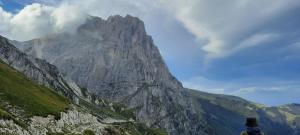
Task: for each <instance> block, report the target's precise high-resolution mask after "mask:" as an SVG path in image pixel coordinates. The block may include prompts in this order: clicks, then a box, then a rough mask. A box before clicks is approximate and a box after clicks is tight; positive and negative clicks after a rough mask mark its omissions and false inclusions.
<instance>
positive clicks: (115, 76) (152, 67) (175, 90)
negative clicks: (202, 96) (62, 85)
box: [16, 16, 214, 135]
mask: <svg viewBox="0 0 300 135" xmlns="http://www.w3.org/2000/svg"><path fill="white" fill-rule="evenodd" d="M16 45H17V46H18V47H19V48H20V49H21V50H23V51H24V52H26V53H27V54H29V55H31V56H33V57H38V58H40V59H45V60H47V61H49V62H50V63H51V64H53V65H55V66H57V67H58V69H59V70H60V71H61V72H62V74H63V75H65V76H67V77H69V78H71V79H72V80H73V81H74V82H76V84H78V85H79V86H80V87H82V88H86V89H88V90H89V91H90V92H92V93H95V94H97V95H98V96H100V97H101V98H105V99H108V100H111V101H117V102H122V103H126V104H127V105H128V106H130V107H131V108H135V109H136V110H137V111H136V115H137V118H138V119H139V120H140V121H142V122H144V123H146V124H147V125H148V126H151V127H159V128H165V129H167V131H168V132H169V133H170V134H172V135H177V134H180V135H185V134H186V135H190V134H193V135H196V134H201V135H205V134H210V135H212V134H214V132H213V131H212V130H211V128H210V127H208V126H207V125H206V123H205V121H201V120H200V119H198V118H197V117H198V116H197V115H196V113H195V110H194V109H193V108H192V107H191V103H190V101H189V95H188V93H187V92H186V91H185V90H184V89H183V87H182V85H181V83H180V82H179V81H178V80H177V79H176V78H175V77H173V76H172V75H171V74H170V72H169V70H168V68H167V66H166V65H165V63H164V61H163V59H162V57H161V55H160V53H159V51H158V49H157V47H156V46H155V45H154V43H153V40H152V38H151V37H150V36H148V35H147V34H146V31H145V28H144V23H143V22H142V21H141V20H139V19H138V18H136V17H132V16H126V17H121V16H112V17H109V18H108V19H107V20H103V19H101V18H98V17H90V18H89V19H88V20H87V21H86V23H85V24H83V25H81V26H80V27H79V28H78V29H77V32H76V33H72V34H70V33H61V34H55V35H51V36H47V37H43V38H40V39H34V40H31V41H27V42H23V43H17V44H16Z"/></svg>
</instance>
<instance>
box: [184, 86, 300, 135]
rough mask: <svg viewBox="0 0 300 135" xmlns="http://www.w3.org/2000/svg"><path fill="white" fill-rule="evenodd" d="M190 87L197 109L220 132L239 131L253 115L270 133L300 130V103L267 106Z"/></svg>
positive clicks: (222, 134) (291, 133) (224, 134)
mask: <svg viewBox="0 0 300 135" xmlns="http://www.w3.org/2000/svg"><path fill="white" fill-rule="evenodd" d="M186 90H187V91H189V93H190V94H191V97H192V98H191V99H192V103H193V106H194V108H197V113H198V114H199V115H200V116H202V118H203V119H206V121H207V123H208V124H209V125H210V126H211V127H214V130H215V131H216V133H217V134H218V135H234V134H239V133H240V132H241V131H242V130H243V129H244V123H245V122H244V121H245V119H246V117H249V116H255V117H257V118H258V119H259V126H260V127H261V128H262V130H263V131H264V133H265V134H267V135H282V134H288V135H299V134H300V126H299V124H300V112H299V109H300V105H299V104H290V105H284V106H279V107H266V106H263V105H260V104H256V103H252V102H249V101H247V100H244V99H242V98H239V97H235V96H228V95H220V94H210V93H205V92H200V91H197V90H191V89H186Z"/></svg>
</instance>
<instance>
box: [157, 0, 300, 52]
mask: <svg viewBox="0 0 300 135" xmlns="http://www.w3.org/2000/svg"><path fill="white" fill-rule="evenodd" d="M163 3H164V5H165V7H169V8H167V9H168V10H169V12H170V14H174V15H175V16H176V17H177V19H178V20H179V21H180V22H182V23H183V24H184V26H185V27H186V28H187V29H188V30H189V31H190V32H191V33H193V34H194V35H195V36H196V37H197V38H198V39H200V40H205V39H206V40H208V43H207V44H206V45H204V46H203V47H202V49H203V50H204V51H206V52H207V57H208V58H211V57H213V58H215V57H223V56H226V55H229V54H231V53H233V52H232V50H234V51H237V50H239V49H241V48H244V47H242V46H243V45H239V44H237V43H235V42H239V40H241V39H239V38H238V37H240V36H241V35H243V34H245V33H248V32H250V31H253V30H255V29H256V28H257V27H260V26H261V25H264V24H266V23H268V21H270V20H272V19H274V18H276V17H277V16H280V14H283V13H285V12H287V11H290V10H293V9H294V8H296V7H299V5H300V2H299V1H295V0H286V1H281V0H275V1H274V0H262V1H259V2H257V1H252V0H229V1H206V0H189V1H180V0H175V1H174V0H172V1H167V2H163ZM254 32H255V31H254ZM249 38H250V37H249ZM236 47H238V48H239V49H235V48H236Z"/></svg>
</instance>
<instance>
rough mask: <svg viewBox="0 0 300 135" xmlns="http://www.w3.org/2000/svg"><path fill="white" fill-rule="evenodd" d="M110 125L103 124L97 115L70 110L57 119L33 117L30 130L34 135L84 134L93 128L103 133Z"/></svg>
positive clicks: (95, 131)
mask: <svg viewBox="0 0 300 135" xmlns="http://www.w3.org/2000/svg"><path fill="white" fill-rule="evenodd" d="M107 126H108V125H105V124H102V123H100V122H99V121H98V120H97V117H95V116H93V115H91V114H89V113H84V112H79V111H78V110H76V109H75V110H69V111H67V112H66V113H65V112H62V113H61V118H60V119H59V120H55V119H54V116H51V115H49V116H48V117H46V118H44V117H39V116H35V117H33V118H31V123H30V126H29V131H30V133H31V134H33V135H46V134H47V133H77V134H82V133H83V132H84V131H85V130H92V131H93V132H94V133H95V134H97V135H101V134H102V132H104V128H105V127H107Z"/></svg>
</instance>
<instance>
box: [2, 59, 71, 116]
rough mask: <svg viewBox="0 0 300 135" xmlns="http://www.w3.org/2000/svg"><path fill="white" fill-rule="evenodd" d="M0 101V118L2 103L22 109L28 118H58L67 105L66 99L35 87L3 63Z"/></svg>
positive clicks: (50, 91) (44, 88)
mask: <svg viewBox="0 0 300 135" xmlns="http://www.w3.org/2000/svg"><path fill="white" fill-rule="evenodd" d="M0 100H1V108H2V110H0V116H2V115H1V114H3V112H5V111H4V110H3V109H4V102H8V103H9V104H10V105H13V106H18V107H20V108H22V109H23V110H24V111H25V112H26V115H27V116H28V117H30V116H33V115H38V116H47V115H49V114H52V115H55V116H59V112H61V111H64V110H66V109H67V108H68V105H69V102H68V100H67V99H66V98H64V97H62V96H60V95H58V94H56V93H55V92H54V91H52V90H50V89H48V88H46V87H43V86H40V85H37V84H36V83H34V82H32V81H31V80H29V79H27V78H26V77H25V76H24V75H23V74H21V73H19V72H18V71H16V70H14V69H12V68H10V67H9V66H8V65H6V64H4V63H3V62H0Z"/></svg>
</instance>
